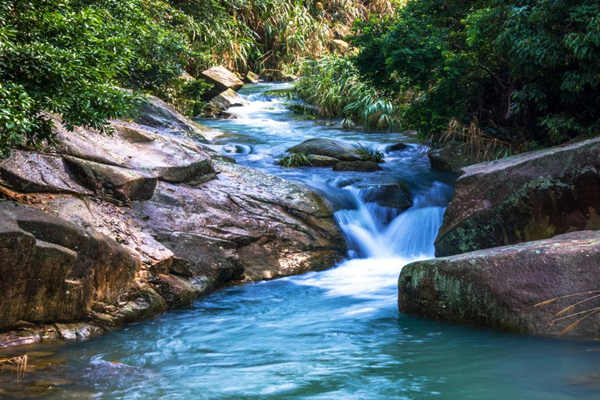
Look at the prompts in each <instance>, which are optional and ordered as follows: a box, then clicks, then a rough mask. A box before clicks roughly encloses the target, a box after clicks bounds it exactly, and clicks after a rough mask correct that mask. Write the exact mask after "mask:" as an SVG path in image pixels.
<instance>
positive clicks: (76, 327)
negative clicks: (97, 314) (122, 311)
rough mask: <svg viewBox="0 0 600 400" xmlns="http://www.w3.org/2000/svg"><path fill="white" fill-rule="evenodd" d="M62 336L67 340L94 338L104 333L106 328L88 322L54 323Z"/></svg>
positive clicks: (79, 340) (80, 340)
mask: <svg viewBox="0 0 600 400" xmlns="http://www.w3.org/2000/svg"><path fill="white" fill-rule="evenodd" d="M54 325H55V326H56V329H57V330H58V333H59V334H60V337H61V338H62V339H63V340H66V341H78V342H82V341H85V340H90V339H93V338H95V337H97V336H100V335H102V334H103V333H104V330H103V329H102V328H100V327H98V326H95V325H91V324H87V323H75V324H59V323H57V324H54Z"/></svg>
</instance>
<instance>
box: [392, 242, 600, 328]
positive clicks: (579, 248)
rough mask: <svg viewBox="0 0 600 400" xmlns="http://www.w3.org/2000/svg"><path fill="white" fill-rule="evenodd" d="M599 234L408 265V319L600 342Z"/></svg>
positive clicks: (403, 297) (404, 290)
mask: <svg viewBox="0 0 600 400" xmlns="http://www.w3.org/2000/svg"><path fill="white" fill-rule="evenodd" d="M598 271H600V232H598V231H582V232H574V233H570V234H565V235H560V236H556V237H554V238H552V239H547V240H541V241H533V242H526V243H519V244H516V245H511V246H505V247H497V248H493V249H487V250H480V251H476V252H472V253H465V254H461V255H457V256H452V257H447V258H440V259H434V260H428V261H421V262H417V263H413V264H410V265H407V266H405V267H404V268H403V269H402V273H401V275H400V278H399V281H398V306H399V309H400V310H401V311H403V312H407V313H415V314H419V315H425V316H428V317H432V318H436V319H443V320H447V321H454V322H467V323H474V324H477V325H482V326H487V327H492V328H498V329H503V330H509V331H514V332H519V333H526V334H535V335H552V336H574V337H584V338H591V339H597V338H599V337H600V314H599V313H597V312H596V311H594V310H595V308H596V307H598V306H600V297H598V295H600V287H599V286H598V279H597V276H598Z"/></svg>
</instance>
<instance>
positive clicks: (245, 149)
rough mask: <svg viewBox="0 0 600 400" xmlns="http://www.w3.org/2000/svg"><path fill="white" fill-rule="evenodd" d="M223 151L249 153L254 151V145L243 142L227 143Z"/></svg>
mask: <svg viewBox="0 0 600 400" xmlns="http://www.w3.org/2000/svg"><path fill="white" fill-rule="evenodd" d="M223 151H224V152H225V153H229V154H248V153H250V152H251V151H252V147H250V146H248V145H241V144H226V145H225V146H223Z"/></svg>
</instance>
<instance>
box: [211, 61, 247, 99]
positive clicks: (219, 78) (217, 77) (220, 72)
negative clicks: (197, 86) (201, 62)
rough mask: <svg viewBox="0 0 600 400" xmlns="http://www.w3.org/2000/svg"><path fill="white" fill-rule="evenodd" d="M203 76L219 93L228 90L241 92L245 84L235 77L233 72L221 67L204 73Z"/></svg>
mask: <svg viewBox="0 0 600 400" xmlns="http://www.w3.org/2000/svg"><path fill="white" fill-rule="evenodd" d="M201 75H202V77H203V78H204V79H205V80H206V81H207V82H209V83H212V84H213V85H214V86H215V91H216V92H217V93H220V92H223V91H225V90H227V89H233V90H239V89H241V87H242V86H244V82H242V81H241V80H240V79H239V78H238V77H237V76H235V74H234V73H233V72H231V71H229V70H228V69H227V68H225V67H223V66H221V65H219V66H216V67H212V68H209V69H207V70H206V71H203V72H202V74H201Z"/></svg>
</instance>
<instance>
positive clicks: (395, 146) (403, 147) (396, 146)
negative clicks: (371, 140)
mask: <svg viewBox="0 0 600 400" xmlns="http://www.w3.org/2000/svg"><path fill="white" fill-rule="evenodd" d="M407 148H408V145H407V144H405V143H396V144H391V145H389V146H387V147H386V148H385V151H386V152H388V153H389V152H391V151H401V150H406V149H407ZM432 168H433V162H432Z"/></svg>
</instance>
